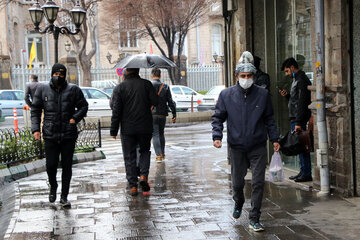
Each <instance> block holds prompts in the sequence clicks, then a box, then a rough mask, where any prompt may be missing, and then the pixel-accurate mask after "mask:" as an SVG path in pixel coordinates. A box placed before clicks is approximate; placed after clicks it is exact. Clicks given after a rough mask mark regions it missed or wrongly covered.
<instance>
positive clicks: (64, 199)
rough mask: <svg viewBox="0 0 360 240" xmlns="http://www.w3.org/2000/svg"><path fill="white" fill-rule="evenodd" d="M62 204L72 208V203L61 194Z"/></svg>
mask: <svg viewBox="0 0 360 240" xmlns="http://www.w3.org/2000/svg"><path fill="white" fill-rule="evenodd" d="M60 204H61V206H62V207H63V208H71V203H70V202H69V201H68V200H67V197H64V196H61V198H60Z"/></svg>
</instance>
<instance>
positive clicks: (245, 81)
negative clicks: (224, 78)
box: [239, 77, 254, 89]
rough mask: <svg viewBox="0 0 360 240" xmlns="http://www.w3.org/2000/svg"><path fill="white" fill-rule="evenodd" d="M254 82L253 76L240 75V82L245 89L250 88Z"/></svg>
mask: <svg viewBox="0 0 360 240" xmlns="http://www.w3.org/2000/svg"><path fill="white" fill-rule="evenodd" d="M253 83H254V79H253V78H240V77H239V84H240V86H241V87H242V88H243V89H248V88H250V87H251V86H252V85H253Z"/></svg>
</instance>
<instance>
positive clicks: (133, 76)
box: [110, 68, 158, 196]
mask: <svg viewBox="0 0 360 240" xmlns="http://www.w3.org/2000/svg"><path fill="white" fill-rule="evenodd" d="M139 70H140V69H138V68H133V69H131V68H127V69H126V70H125V74H124V78H125V79H124V81H123V82H121V83H120V84H118V85H117V86H116V87H115V89H114V96H116V97H114V99H113V110H112V116H111V127H110V135H111V136H112V137H113V138H116V136H117V134H118V131H119V127H120V126H121V130H120V132H121V134H120V136H121V143H122V148H123V155H124V161H125V170H126V178H127V180H128V183H129V186H130V194H131V195H132V196H136V195H137V193H138V189H137V186H138V182H139V184H140V186H141V188H142V191H143V194H146V193H148V192H149V191H150V186H149V184H148V175H149V168H150V155H151V152H150V146H151V137H152V132H153V125H152V124H153V120H152V114H151V106H157V104H158V95H157V94H156V92H155V89H154V87H153V85H152V84H151V82H150V81H148V80H146V79H142V78H140V76H139ZM137 145H139V146H140V161H139V167H140V179H138V168H137V166H136V156H137V154H136V146H137Z"/></svg>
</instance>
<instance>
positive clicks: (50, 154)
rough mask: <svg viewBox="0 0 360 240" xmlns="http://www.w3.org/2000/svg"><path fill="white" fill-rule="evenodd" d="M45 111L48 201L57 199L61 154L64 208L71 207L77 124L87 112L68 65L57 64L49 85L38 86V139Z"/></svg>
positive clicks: (34, 120)
mask: <svg viewBox="0 0 360 240" xmlns="http://www.w3.org/2000/svg"><path fill="white" fill-rule="evenodd" d="M42 111H44V121H43V126H42V134H43V138H44V140H45V155H46V172H47V174H48V178H49V183H50V194H49V201H50V202H51V203H53V202H55V200H56V190H57V187H58V184H57V181H56V173H57V167H58V165H59V156H60V155H61V166H62V176H61V182H62V185H61V198H60V204H61V205H62V206H63V207H71V203H70V202H69V201H68V198H67V197H68V194H69V188H70V181H71V176H72V159H73V155H74V150H75V142H76V139H77V137H78V131H77V126H76V124H77V123H78V122H80V121H81V120H82V119H83V118H84V117H85V116H86V113H87V111H88V102H87V101H86V99H85V97H84V94H83V93H82V91H81V89H80V88H79V87H78V86H77V85H75V84H71V83H68V82H67V81H66V68H65V66H64V65H62V64H60V63H56V64H55V65H54V66H53V67H52V70H51V80H50V82H49V83H48V84H41V85H39V86H38V88H37V90H36V92H35V96H34V99H33V102H32V108H31V131H32V132H33V134H34V138H35V139H36V140H40V139H41V134H40V122H41V113H42Z"/></svg>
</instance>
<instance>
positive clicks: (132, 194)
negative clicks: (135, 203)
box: [130, 187, 138, 196]
mask: <svg viewBox="0 0 360 240" xmlns="http://www.w3.org/2000/svg"><path fill="white" fill-rule="evenodd" d="M137 194H138V190H137V187H132V188H131V189H130V195H131V196H136V195H137Z"/></svg>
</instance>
